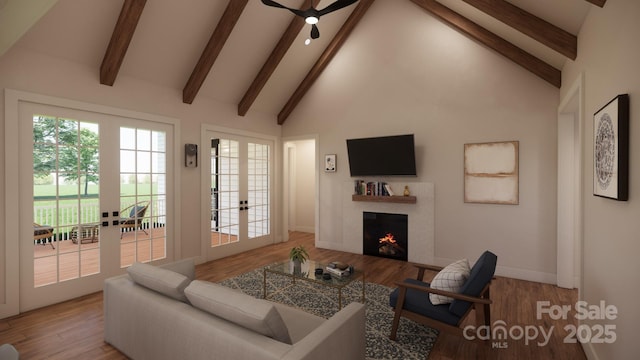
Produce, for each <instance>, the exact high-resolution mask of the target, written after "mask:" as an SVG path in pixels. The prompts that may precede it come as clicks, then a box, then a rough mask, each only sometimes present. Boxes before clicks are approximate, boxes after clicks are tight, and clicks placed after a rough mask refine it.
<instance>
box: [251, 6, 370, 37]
mask: <svg viewBox="0 0 640 360" xmlns="http://www.w3.org/2000/svg"><path fill="white" fill-rule="evenodd" d="M356 1H358V0H337V1H335V2H334V3H332V4H331V5H329V6H327V7H326V8H324V9H322V10H317V9H316V8H314V7H313V6H311V7H310V8H308V9H307V10H299V9H292V8H290V7H286V6H284V5H282V4H278V3H277V2H275V1H272V0H262V3H263V4H265V5H267V6H273V7H277V8H281V9H287V10H289V11H291V12H292V13H294V14H296V15H298V16H300V17H302V18H304V21H305V22H306V23H307V24H310V25H311V38H312V39H317V38H319V37H320V30H318V26H317V25H316V24H317V23H318V20H320V16H322V15H327V14H328V13H330V12H334V11H336V10H340V9H342V8H343V7H347V6H349V5H351V4H353V3H355V2H356Z"/></svg>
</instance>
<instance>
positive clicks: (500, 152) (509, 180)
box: [464, 141, 519, 205]
mask: <svg viewBox="0 0 640 360" xmlns="http://www.w3.org/2000/svg"><path fill="white" fill-rule="evenodd" d="M518 148H519V142H518V141H503V142H488V143H477V144H464V202H466V203H481V204H510V205H517V204H518V201H519V188H518V165H519V164H518Z"/></svg>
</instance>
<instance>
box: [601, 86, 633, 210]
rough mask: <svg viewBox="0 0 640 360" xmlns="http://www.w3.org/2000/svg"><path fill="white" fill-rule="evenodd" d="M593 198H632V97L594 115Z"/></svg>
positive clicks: (622, 97)
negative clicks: (630, 111)
mask: <svg viewBox="0 0 640 360" xmlns="http://www.w3.org/2000/svg"><path fill="white" fill-rule="evenodd" d="M593 195H595V196H601V197H605V198H609V199H614V200H620V201H626V200H627V199H628V198H629V95H628V94H622V95H618V96H616V97H615V98H614V99H613V100H611V101H609V102H608V103H607V104H606V105H605V106H603V107H602V108H601V109H600V110H598V111H597V112H596V113H595V114H593Z"/></svg>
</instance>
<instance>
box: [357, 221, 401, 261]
mask: <svg viewBox="0 0 640 360" xmlns="http://www.w3.org/2000/svg"><path fill="white" fill-rule="evenodd" d="M408 218H409V216H408V215H404V214H387V213H376V212H363V213H362V225H363V228H362V230H363V231H362V253H363V254H365V255H372V256H379V257H385V258H391V259H397V260H403V261H407V254H408V243H409V242H408V234H409V230H408Z"/></svg>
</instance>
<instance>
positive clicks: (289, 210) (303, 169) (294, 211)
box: [283, 138, 318, 240]
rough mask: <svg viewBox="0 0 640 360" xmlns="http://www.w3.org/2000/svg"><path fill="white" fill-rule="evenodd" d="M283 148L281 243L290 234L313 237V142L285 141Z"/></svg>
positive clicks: (315, 222)
mask: <svg viewBox="0 0 640 360" xmlns="http://www.w3.org/2000/svg"><path fill="white" fill-rule="evenodd" d="M283 146H284V151H283V154H284V161H283V164H284V179H283V180H284V182H283V189H284V191H283V194H284V200H283V204H284V214H285V216H284V229H285V230H286V231H285V232H284V233H285V234H284V236H285V240H288V233H289V232H290V231H300V232H307V233H315V234H317V231H316V229H317V225H318V219H317V213H318V211H317V203H316V202H317V196H318V190H317V189H318V161H317V149H316V147H317V140H316V139H315V138H299V139H289V140H287V139H285V140H284V142H283Z"/></svg>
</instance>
